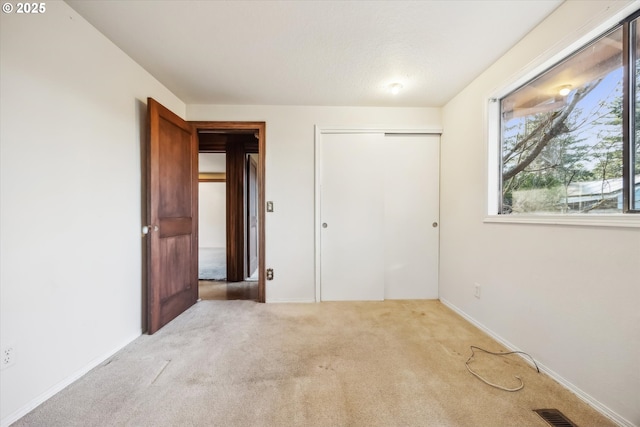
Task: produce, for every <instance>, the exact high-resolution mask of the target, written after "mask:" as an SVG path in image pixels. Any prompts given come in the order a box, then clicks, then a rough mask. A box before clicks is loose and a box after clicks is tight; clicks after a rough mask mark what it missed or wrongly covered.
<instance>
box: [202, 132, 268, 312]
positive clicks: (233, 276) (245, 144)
mask: <svg viewBox="0 0 640 427" xmlns="http://www.w3.org/2000/svg"><path fill="white" fill-rule="evenodd" d="M192 125H193V126H194V128H195V129H196V133H197V137H198V151H199V177H198V178H199V179H198V181H199V182H198V186H199V197H198V198H199V240H198V254H199V256H198V270H199V271H198V273H199V274H198V279H199V280H198V282H199V286H198V288H199V295H198V296H199V298H200V299H222V300H229V299H248V300H255V301H258V302H264V301H265V289H264V288H265V287H264V280H265V277H264V271H265V268H264V246H265V245H264V165H265V162H264V152H265V137H264V136H265V135H264V130H265V124H264V122H192Z"/></svg>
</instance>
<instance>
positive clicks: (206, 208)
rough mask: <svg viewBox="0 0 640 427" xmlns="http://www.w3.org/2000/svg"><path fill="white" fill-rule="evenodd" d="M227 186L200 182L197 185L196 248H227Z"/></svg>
mask: <svg viewBox="0 0 640 427" xmlns="http://www.w3.org/2000/svg"><path fill="white" fill-rule="evenodd" d="M226 189H227V184H226V183H224V182H201V183H199V185H198V247H200V248H226V247H227V232H226V231H227V229H226V224H227V218H226V215H227V199H226V194H227V191H226Z"/></svg>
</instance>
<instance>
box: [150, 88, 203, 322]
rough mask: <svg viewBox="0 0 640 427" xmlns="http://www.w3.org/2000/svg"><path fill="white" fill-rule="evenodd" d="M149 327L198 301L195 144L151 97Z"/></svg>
mask: <svg viewBox="0 0 640 427" xmlns="http://www.w3.org/2000/svg"><path fill="white" fill-rule="evenodd" d="M147 112H148V126H149V129H148V147H147V156H148V159H147V160H148V177H147V198H148V201H147V203H148V209H147V210H148V224H149V225H150V226H151V227H150V233H149V234H148V235H147V245H148V246H147V256H148V259H147V269H148V270H147V298H148V301H147V318H148V319H147V320H148V323H147V327H148V333H149V334H153V333H154V332H156V331H157V330H158V329H160V328H161V327H162V326H164V325H165V324H166V323H168V322H169V321H171V320H172V319H174V318H175V317H176V316H178V315H179V314H180V313H182V312H183V311H184V310H186V309H187V308H189V307H190V306H191V305H193V304H194V303H195V302H196V300H197V297H198V271H197V262H198V258H197V254H198V252H197V248H198V242H197V235H198V234H197V227H198V221H197V220H198V219H197V212H198V210H197V200H198V199H197V193H196V191H197V189H198V187H197V183H198V158H197V155H198V146H197V139H196V137H195V133H194V132H193V130H192V128H191V125H189V124H188V123H186V122H185V121H184V120H182V119H181V118H180V117H178V116H177V115H175V114H174V113H172V112H171V111H169V110H168V109H166V108H165V107H163V106H162V105H160V104H159V103H157V102H156V101H155V100H153V99H151V98H149V99H148V104H147Z"/></svg>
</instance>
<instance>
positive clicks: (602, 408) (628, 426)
mask: <svg viewBox="0 0 640 427" xmlns="http://www.w3.org/2000/svg"><path fill="white" fill-rule="evenodd" d="M440 302H442V304H444V305H445V306H447V307H448V308H450V309H451V310H453V311H454V312H455V313H456V314H458V315H460V316H461V317H462V318H464V319H465V320H466V321H468V322H469V323H471V324H472V325H473V326H475V327H477V328H478V329H480V330H481V331H482V332H484V333H486V334H487V335H489V336H490V337H491V338H493V339H494V340H496V341H498V342H499V343H500V344H502V345H503V346H504V347H506V349H507V350H508V351H522V352H525V353H526V352H527V349H521V348H518V347H516V346H515V345H513V344H512V343H511V342H509V341H507V340H506V339H504V338H503V337H501V336H500V335H498V334H497V333H495V332H494V331H493V330H491V329H489V328H488V327H486V326H485V325H483V324H482V323H480V322H479V321H477V320H476V319H475V318H473V317H471V316H470V315H469V314H467V313H466V312H464V311H463V310H462V309H460V308H459V307H457V306H456V305H455V304H453V303H451V302H450V301H448V300H446V299H444V298H440ZM518 356H520V357H521V358H522V360H524V361H525V362H527V364H529V365H531V361H530V360H529V359H528V358H526V357H523V356H522V355H520V354H519V355H518ZM534 360H536V359H535V358H534ZM536 364H537V365H538V367H539V368H540V372H541V373H544V374H547V375H548V376H550V377H551V378H552V379H553V380H555V381H556V382H557V383H559V384H560V385H562V386H563V387H564V388H566V389H568V390H570V391H571V392H572V393H574V394H575V395H576V396H578V397H579V398H580V399H582V400H583V401H584V402H585V403H586V404H588V405H589V406H591V407H592V408H594V409H595V410H596V411H598V412H600V413H601V414H602V415H604V416H605V417H607V418H609V419H611V420H612V421H614V422H615V423H617V424H619V425H620V426H623V427H637V425H636V424H634V423H632V422H631V421H629V420H627V419H626V418H624V417H623V416H621V415H620V414H618V413H616V412H615V411H613V410H612V409H610V408H609V407H608V406H607V405H605V404H604V403H602V402H600V401H599V400H597V399H596V398H594V397H593V396H591V395H590V394H588V393H585V392H584V391H583V390H581V389H580V388H578V387H577V386H575V385H574V384H573V383H571V382H570V381H568V380H566V379H565V378H563V377H562V376H561V375H559V374H558V373H556V372H555V371H554V370H553V369H550V368H549V367H547V366H546V365H545V364H544V363H541V362H540V361H538V360H536ZM525 387H526V384H525Z"/></svg>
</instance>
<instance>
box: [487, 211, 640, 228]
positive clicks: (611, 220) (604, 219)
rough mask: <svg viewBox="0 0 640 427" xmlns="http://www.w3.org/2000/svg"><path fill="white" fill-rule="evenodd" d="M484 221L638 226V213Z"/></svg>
mask: <svg viewBox="0 0 640 427" xmlns="http://www.w3.org/2000/svg"><path fill="white" fill-rule="evenodd" d="M484 222H485V223H502V224H539V225H569V226H584V227H626V228H640V215H638V214H619V215H579V214H576V215H489V216H486V217H485V218H484Z"/></svg>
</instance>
